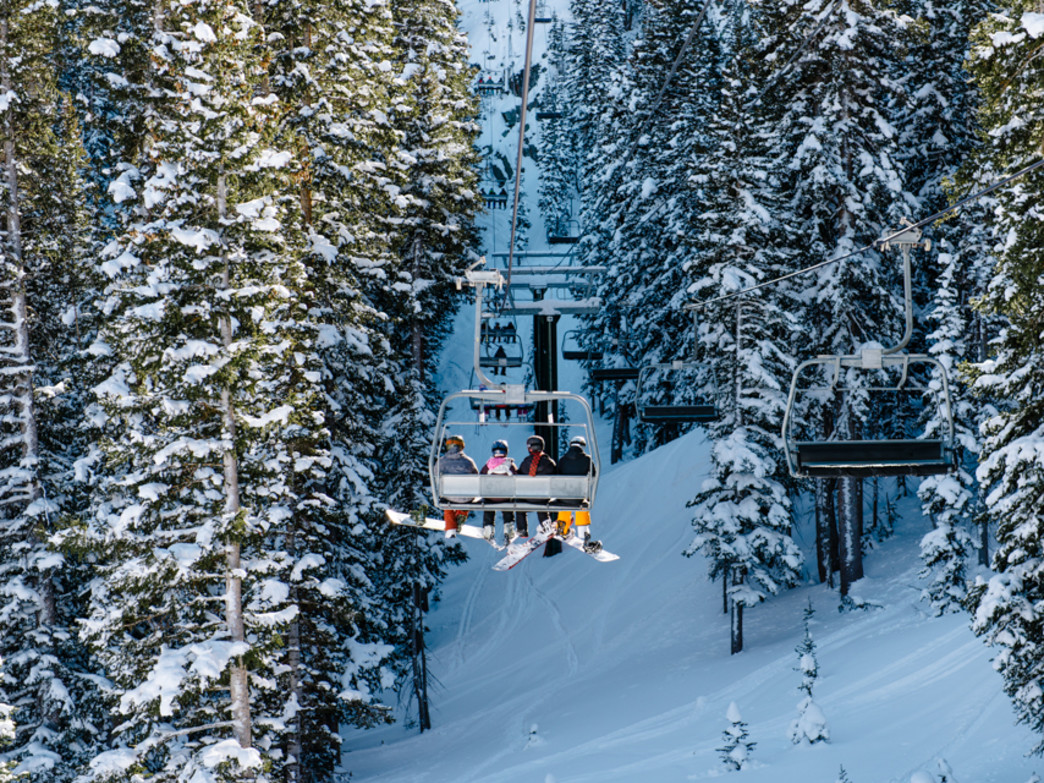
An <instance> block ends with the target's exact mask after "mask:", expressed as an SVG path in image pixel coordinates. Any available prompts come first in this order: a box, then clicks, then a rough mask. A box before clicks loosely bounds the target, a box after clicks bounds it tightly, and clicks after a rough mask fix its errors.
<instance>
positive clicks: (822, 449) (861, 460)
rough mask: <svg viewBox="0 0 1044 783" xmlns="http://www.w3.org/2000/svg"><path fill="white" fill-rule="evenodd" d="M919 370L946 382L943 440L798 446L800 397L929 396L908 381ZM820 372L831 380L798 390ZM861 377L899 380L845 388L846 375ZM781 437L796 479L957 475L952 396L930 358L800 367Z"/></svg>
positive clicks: (828, 361) (832, 360)
mask: <svg viewBox="0 0 1044 783" xmlns="http://www.w3.org/2000/svg"><path fill="white" fill-rule="evenodd" d="M916 365H930V366H933V367H935V368H936V369H937V370H938V371H939V372H938V377H939V378H941V380H942V397H943V406H942V410H943V412H944V414H945V418H946V429H945V437H942V438H915V439H911V438H885V439H880V440H799V439H798V438H797V437H796V435H795V432H794V415H793V414H794V410H795V406H796V405H797V400H798V398H799V395H804V394H817V393H818V394H820V395H823V396H834V395H836V394H842V395H844V394H846V393H848V392H853V391H856V390H858V391H859V392H860V393H863V392H865V393H866V394H869V395H872V396H874V395H876V396H880V395H882V394H887V393H889V392H905V393H911V394H918V395H921V394H925V393H927V392H928V391H929V390H928V389H927V388H926V387H925V386H923V385H921V384H918V383H916V382H912V381H911V380H910V368H911V367H912V366H916ZM814 367H821V368H824V369H826V370H827V371H828V374H829V375H830V376H831V380H830V382H829V383H820V384H813V385H809V386H806V387H804V388H801V387H800V382H801V378H802V376H804V375H807V373H806V371H807V370H809V368H814ZM843 368H844V369H847V370H852V369H855V370H857V371H863V370H868V371H870V370H873V371H884V372H885V373H887V372H889V371H891V372H895V373H898V375H899V377H898V380H896V381H895V382H893V383H886V384H874V385H869V386H845V385H843V384H842V383H841V381H840V378H841V370H842V369H843ZM783 437H784V442H785V446H786V457H787V465H788V467H789V468H790V472H791V474H792V475H794V476H798V477H812V478H836V477H867V476H931V475H938V474H944V473H950V472H951V471H953V470H955V469H956V451H955V449H954V426H953V413H952V407H951V403H950V391H949V386H948V383H947V380H946V374H945V371H944V369H943V367H942V365H941V364H940V363H939V362H938V361H937V360H936V359H934V358H932V357H929V356H911V355H907V354H902V355H889V356H882V355H881V351H880V349H870V350H868V351H864V352H863V353H862V354H861V355H860V356H859V357H855V356H820V357H817V358H815V359H809V360H807V361H805V362H802V363H801V364H800V365H798V367H797V369H796V370H795V373H794V378H793V381H792V382H791V387H790V394H789V396H788V399H787V411H786V414H785V415H784V417H783Z"/></svg>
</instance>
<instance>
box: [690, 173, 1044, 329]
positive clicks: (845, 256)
mask: <svg viewBox="0 0 1044 783" xmlns="http://www.w3.org/2000/svg"><path fill="white" fill-rule="evenodd" d="M1042 167H1044V158H1041V159H1040V160H1038V161H1037V162H1036V163H1032V164H1030V165H1029V166H1026V167H1024V168H1022V169H1020V170H1019V171H1016V172H1015V173H1014V174H1011V175H1009V176H1007V177H1005V178H1004V179H1002V180H1000V181H998V182H995V183H993V184H992V185H990V186H989V187H987V188H983V189H982V190H979V191H977V192H975V193H972V194H971V195H970V196H965V197H964V198H962V199H961V200H960V201H957V202H954V203H953V204H951V205H950V206H948V207H946V208H945V209H941V210H939V211H938V212H936V213H934V214H932V215H929V216H928V217H926V218H922V219H921V220H918V221H917V222H916V223H912V224H910V225H907V226H903V227H902V228H901V229H899V230H898V231H895V232H893V233H891V234H889V235H888V236H886V237H882V238H880V239H875V240H874V241H873V242H871V243H870V244H869V245H866V246H864V247H861V248H859V249H857V250H852V251H850V252H848V253H845V254H843V255H840V256H837V257H836V258H828V259H827V260H825V261H820V262H819V263H818V264H813V265H812V266H806V267H803V268H801V269H797V270H795V271H793V272H788V273H787V274H785V275H780V276H779V277H774V278H772V279H771V280H765V281H764V282H761V283H758V284H757V285H752V286H750V287H748V288H744V289H742V290H740V291H733V292H732V293H728V294H722V295H721V296H716V297H714V298H712V299H703V300H701V301H699V302H690V303H689V304H687V305H685V306H684V308H683V309H685V310H698V309H702V308H704V307H707V306H708V305H712V304H715V303H717V302H723V301H726V300H728V299H735V298H736V297H740V296H746V295H747V294H750V293H753V292H754V291H760V290H761V289H762V288H767V287H769V286H773V285H777V284H779V283H782V282H784V281H786V280H790V279H791V278H794V277H799V276H800V275H807V274H808V273H809V272H815V271H816V270H817V269H822V268H823V267H825V266H829V265H830V264H836V263H838V262H840V261H844V260H846V259H849V258H852V257H853V256H858V255H861V254H863V253H866V252H867V251H869V250H873V249H874V248H876V247H880V246H881V245H886V244H888V243H889V242H890V241H891V240H893V239H895V238H896V237H898V236H900V235H901V234H905V233H906V232H907V231H913V230H915V229H921V228H924V227H925V226H927V225H928V224H929V223H934V222H935V221H936V220H939V219H940V218H943V217H945V216H946V215H949V214H950V213H951V212H956V211H957V210H958V209H960V208H961V207H963V206H964V205H965V204H969V203H971V202H972V201H976V200H977V199H980V198H982V197H983V196H986V195H989V194H990V193H992V192H993V191H995V190H999V189H1000V188H1002V187H1004V186H1005V185H1007V184H1009V183H1011V182H1014V181H1015V180H1017V179H1019V178H1021V177H1024V176H1026V175H1027V174H1029V173H1031V172H1033V171H1036V170H1037V169H1039V168H1042Z"/></svg>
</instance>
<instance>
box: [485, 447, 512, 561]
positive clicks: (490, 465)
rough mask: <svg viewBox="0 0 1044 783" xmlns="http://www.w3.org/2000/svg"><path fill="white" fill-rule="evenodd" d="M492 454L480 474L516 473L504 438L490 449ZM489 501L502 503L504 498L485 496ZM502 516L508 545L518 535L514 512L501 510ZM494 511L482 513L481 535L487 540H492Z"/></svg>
mask: <svg viewBox="0 0 1044 783" xmlns="http://www.w3.org/2000/svg"><path fill="white" fill-rule="evenodd" d="M491 452H492V454H493V456H491V457H490V458H489V459H488V460H486V464H485V465H483V466H482V470H480V471H479V472H480V473H482V474H489V473H493V474H495V475H505V476H513V475H515V474H516V473H518V465H516V464H515V460H513V459H511V457H509V456H508V444H507V441H506V440H498V441H496V442H495V443H494V444H493V447H492V449H491ZM487 500H488V501H489V502H491V503H504V502H505V500H506V498H487ZM501 513H502V514H503V517H504V544H505V545H508V544H510V543H511V542H512V541H514V540H515V539H516V538H517V537H518V533H517V532H516V530H515V514H514V512H512V511H503V512H501ZM496 516H497V512H496V511H485V512H483V514H482V535H484V536H485V537H486V540H487V541H492V540H493V538H494V535H495V529H494V526H493V523H494V521H495V520H496Z"/></svg>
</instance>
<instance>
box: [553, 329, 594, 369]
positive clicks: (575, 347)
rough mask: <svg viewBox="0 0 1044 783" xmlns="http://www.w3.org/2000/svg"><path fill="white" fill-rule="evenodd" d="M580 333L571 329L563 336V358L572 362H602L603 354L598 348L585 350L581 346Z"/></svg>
mask: <svg viewBox="0 0 1044 783" xmlns="http://www.w3.org/2000/svg"><path fill="white" fill-rule="evenodd" d="M580 334H581V333H580V331H579V330H578V329H570V330H569V331H568V332H566V333H565V334H564V335H562V358H563V359H565V360H566V361H570V362H583V361H592V362H597V361H601V360H602V356H603V353H602V351H600V350H598V349H597V348H584V347H583V346H582V345H581V344H580Z"/></svg>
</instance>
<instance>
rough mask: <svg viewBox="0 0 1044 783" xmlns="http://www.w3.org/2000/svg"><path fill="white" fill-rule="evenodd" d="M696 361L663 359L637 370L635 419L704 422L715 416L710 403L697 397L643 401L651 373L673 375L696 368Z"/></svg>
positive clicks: (680, 422)
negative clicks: (682, 400)
mask: <svg viewBox="0 0 1044 783" xmlns="http://www.w3.org/2000/svg"><path fill="white" fill-rule="evenodd" d="M697 367H698V365H696V364H694V363H692V362H682V361H673V362H663V363H660V364H650V365H646V366H645V367H643V368H642V369H641V371H640V372H639V373H638V391H637V393H636V398H637V400H638V419H639V420H640V421H643V422H645V423H647V424H689V423H696V424H706V423H707V422H711V421H715V420H716V419H717V418H718V409H717V407H716V406H715V405H714V404H713V403H711V402H706V401H705V400H701V401H698V402H693V403H686V404H666V405H664V404H653V403H649V402H645V400H646V398H647V396H648V393H649V392H648V386H649V381H650V378H651V376H652V375H653V374H656V373H659V374H661V375H674V376H676V377H680V376H681V374H683V373H685V372H687V371H691V370H694V369H697Z"/></svg>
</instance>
